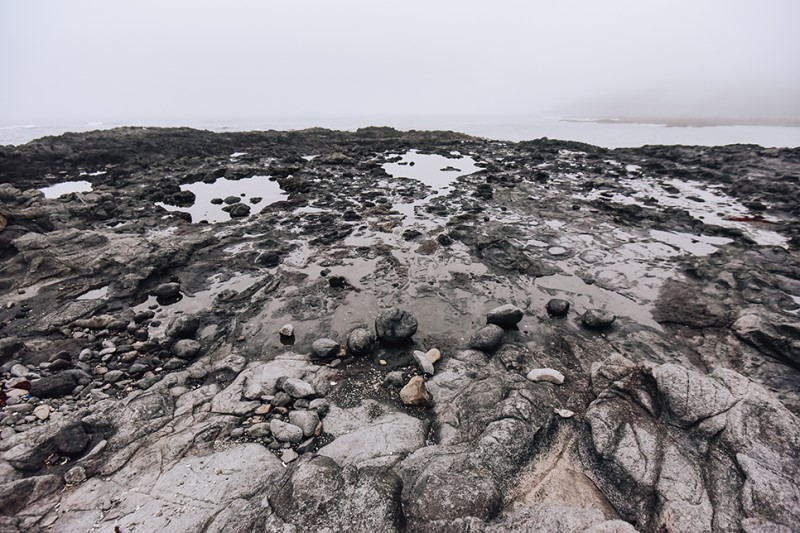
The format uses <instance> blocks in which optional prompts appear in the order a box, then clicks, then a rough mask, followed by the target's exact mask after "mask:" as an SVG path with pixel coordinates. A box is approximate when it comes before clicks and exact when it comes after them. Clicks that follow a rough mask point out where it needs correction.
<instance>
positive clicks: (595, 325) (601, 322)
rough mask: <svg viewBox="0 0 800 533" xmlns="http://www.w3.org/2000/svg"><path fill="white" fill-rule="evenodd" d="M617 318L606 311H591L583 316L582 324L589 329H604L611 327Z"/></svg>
mask: <svg viewBox="0 0 800 533" xmlns="http://www.w3.org/2000/svg"><path fill="white" fill-rule="evenodd" d="M616 319H617V317H616V316H615V315H614V313H612V312H610V311H606V310H605V309H589V310H588V311H586V312H585V313H583V315H581V323H582V324H583V325H584V326H586V327H587V328H589V329H604V328H608V327H610V326H611V324H613V323H614V321H615V320H616Z"/></svg>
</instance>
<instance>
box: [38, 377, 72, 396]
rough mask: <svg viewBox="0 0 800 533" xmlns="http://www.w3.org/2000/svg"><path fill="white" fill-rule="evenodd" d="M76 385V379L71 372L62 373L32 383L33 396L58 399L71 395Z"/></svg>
mask: <svg viewBox="0 0 800 533" xmlns="http://www.w3.org/2000/svg"><path fill="white" fill-rule="evenodd" d="M76 385H77V382H76V381H75V377H74V376H73V375H72V374H71V373H70V372H68V371H67V372H60V373H58V374H54V375H52V376H46V377H43V378H42V379H37V380H34V381H31V395H32V396H36V397H37V398H58V397H59V396H64V395H66V394H70V393H71V392H72V390H73V389H74V388H75V386H76Z"/></svg>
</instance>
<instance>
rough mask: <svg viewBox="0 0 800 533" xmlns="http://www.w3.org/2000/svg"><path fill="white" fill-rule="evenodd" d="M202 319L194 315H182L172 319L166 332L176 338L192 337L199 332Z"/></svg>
mask: <svg viewBox="0 0 800 533" xmlns="http://www.w3.org/2000/svg"><path fill="white" fill-rule="evenodd" d="M199 327H200V320H199V319H198V318H197V317H196V316H194V315H180V316H177V317H175V318H174V319H172V321H171V322H170V323H169V325H168V326H167V329H166V330H165V333H166V334H167V336H168V337H172V338H174V339H190V338H192V337H194V334H195V333H197V328H199Z"/></svg>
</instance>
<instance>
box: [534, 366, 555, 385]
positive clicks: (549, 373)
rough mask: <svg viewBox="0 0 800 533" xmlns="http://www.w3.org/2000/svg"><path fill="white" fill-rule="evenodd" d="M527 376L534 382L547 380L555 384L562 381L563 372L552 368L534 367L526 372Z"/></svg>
mask: <svg viewBox="0 0 800 533" xmlns="http://www.w3.org/2000/svg"><path fill="white" fill-rule="evenodd" d="M527 378H528V379H529V380H531V381H534V382H539V381H547V382H548V383H555V384H556V385H561V384H562V383H564V374H562V373H561V372H559V371H558V370H554V369H552V368H534V369H533V370H531V371H530V372H528V375H527Z"/></svg>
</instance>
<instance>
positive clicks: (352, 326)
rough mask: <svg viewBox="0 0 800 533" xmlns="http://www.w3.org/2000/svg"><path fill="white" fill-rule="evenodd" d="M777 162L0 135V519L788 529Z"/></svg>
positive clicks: (793, 321)
mask: <svg viewBox="0 0 800 533" xmlns="http://www.w3.org/2000/svg"><path fill="white" fill-rule="evenodd" d="M798 199H800V149H776V148H769V149H767V148H761V147H758V146H751V145H732V146H725V147H714V148H709V147H690V146H674V147H665V146H645V147H643V148H637V149H615V150H607V149H602V148H597V147H593V146H590V145H585V144H580V143H572V142H564V141H553V140H547V139H540V140H536V141H530V142H520V143H511V142H500V141H492V140H488V139H480V138H474V137H469V136H465V135H461V134H457V133H452V132H400V131H396V130H392V129H389V128H366V129H362V130H358V131H357V132H354V133H344V132H336V131H329V130H320V129H315V130H305V131H298V132H258V133H210V132H206V131H198V130H190V129H152V128H151V129H140V128H122V129H116V130H109V131H103V132H90V133H81V134H65V135H62V136H59V137H48V138H43V139H40V140H36V141H33V142H31V143H28V144H26V145H22V146H17V147H11V146H8V147H0V303H1V304H2V305H1V306H0V365H2V366H0V380H1V381H2V389H1V391H0V405H1V407H0V485H2V491H3V498H2V502H1V503H0V528H2V530H3V531H9V532H13V531H40V530H41V531H109V530H114V528H119V530H120V531H123V532H125V533H127V532H129V531H170V530H176V529H180V530H181V531H197V532H200V531H203V532H211V531H242V532H245V531H247V532H250V531H298V532H302V531H322V530H330V531H336V530H345V529H348V530H352V531H375V532H377V531H381V532H383V531H386V532H389V531H431V532H433V531H436V532H442V531H444V532H449V531H452V532H466V531H470V532H476V531H486V532H490V531H497V532H499V531H529V532H533V531H543V532H544V531H564V532H566V531H592V532H611V531H615V532H629V531H642V532H656V531H658V532H661V531H675V532H677V531H740V530H741V531H752V532H756V531H797V524H800V484H799V483H798V481H797V480H798V479H800V476H799V474H800V466H798V465H800V420H798V415H800V262H799V261H798V248H799V247H800V200H798Z"/></svg>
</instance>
